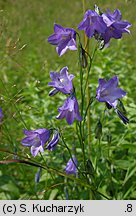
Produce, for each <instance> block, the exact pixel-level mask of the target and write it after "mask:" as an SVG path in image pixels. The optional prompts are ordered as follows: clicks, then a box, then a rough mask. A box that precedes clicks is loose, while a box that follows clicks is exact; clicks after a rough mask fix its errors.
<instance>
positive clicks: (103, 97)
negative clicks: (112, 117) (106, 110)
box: [96, 76, 126, 107]
mask: <svg viewBox="0 0 136 216" xmlns="http://www.w3.org/2000/svg"><path fill="white" fill-rule="evenodd" d="M117 86H118V77H117V76H114V77H112V78H111V79H110V80H108V81H106V80H105V79H99V87H98V88H97V91H96V99H97V100H98V101H99V102H107V103H108V104H110V105H111V106H112V107H115V106H116V100H117V99H119V98H122V97H124V96H125V95H126V92H125V91H124V90H122V89H121V88H118V87H117Z"/></svg>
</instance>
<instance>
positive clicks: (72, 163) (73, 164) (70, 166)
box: [64, 155, 77, 175]
mask: <svg viewBox="0 0 136 216" xmlns="http://www.w3.org/2000/svg"><path fill="white" fill-rule="evenodd" d="M72 159H73V160H72ZM72 159H71V158H70V159H69V161H68V162H67V165H66V168H65V169H64V171H65V172H66V173H67V174H74V175H76V171H77V160H76V157H75V156H74V155H73V156H72Z"/></svg>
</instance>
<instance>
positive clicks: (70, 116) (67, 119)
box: [66, 111, 74, 125]
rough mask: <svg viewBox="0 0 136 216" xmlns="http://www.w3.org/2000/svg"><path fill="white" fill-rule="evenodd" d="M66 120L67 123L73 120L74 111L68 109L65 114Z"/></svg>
mask: <svg viewBox="0 0 136 216" xmlns="http://www.w3.org/2000/svg"><path fill="white" fill-rule="evenodd" d="M66 121H67V123H68V124H69V125H71V124H72V123H73V121H74V112H73V111H72V112H70V111H68V112H67V114H66Z"/></svg>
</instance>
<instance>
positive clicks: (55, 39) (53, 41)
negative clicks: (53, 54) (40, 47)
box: [48, 34, 61, 45]
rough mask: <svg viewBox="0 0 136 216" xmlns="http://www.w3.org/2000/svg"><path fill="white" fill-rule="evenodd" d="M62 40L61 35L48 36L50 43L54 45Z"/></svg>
mask: <svg viewBox="0 0 136 216" xmlns="http://www.w3.org/2000/svg"><path fill="white" fill-rule="evenodd" d="M60 41H61V35H57V34H52V35H51V36H49V37H48V43H50V44H52V45H58V43H59V42H60Z"/></svg>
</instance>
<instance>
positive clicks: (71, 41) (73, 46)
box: [68, 38, 77, 50]
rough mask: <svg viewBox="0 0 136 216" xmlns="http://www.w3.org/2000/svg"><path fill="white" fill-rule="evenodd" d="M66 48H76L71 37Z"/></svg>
mask: <svg viewBox="0 0 136 216" xmlns="http://www.w3.org/2000/svg"><path fill="white" fill-rule="evenodd" d="M68 48H69V49H70V50H77V47H76V41H75V40H74V39H73V38H72V39H71V40H70V41H69V43H68Z"/></svg>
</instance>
